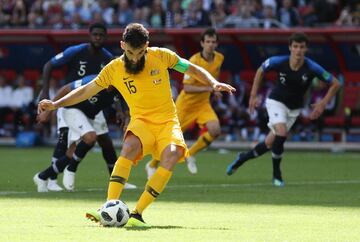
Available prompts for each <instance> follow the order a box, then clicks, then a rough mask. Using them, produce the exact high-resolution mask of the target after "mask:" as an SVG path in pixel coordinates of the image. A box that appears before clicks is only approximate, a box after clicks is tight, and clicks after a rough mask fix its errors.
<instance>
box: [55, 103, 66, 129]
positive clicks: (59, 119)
mask: <svg viewBox="0 0 360 242" xmlns="http://www.w3.org/2000/svg"><path fill="white" fill-rule="evenodd" d="M63 110H64V108H59V109H58V110H57V111H56V118H57V130H58V131H59V130H60V129H61V128H66V127H67V125H66V123H65V120H64V117H63Z"/></svg>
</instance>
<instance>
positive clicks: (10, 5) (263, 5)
mask: <svg viewBox="0 0 360 242" xmlns="http://www.w3.org/2000/svg"><path fill="white" fill-rule="evenodd" d="M0 10H1V11H0V28H14V27H16V28H21V27H27V28H52V29H62V28H68V29H79V28H85V27H87V26H88V24H89V23H90V22H98V21H103V22H105V23H106V24H107V26H108V27H117V28H118V27H120V28H122V27H125V26H126V25H127V24H128V23H130V22H139V23H142V24H143V25H144V26H145V27H150V28H190V27H206V26H213V27H217V28H253V27H260V28H288V27H298V26H305V27H312V26H359V25H360V1H358V0H1V1H0Z"/></svg>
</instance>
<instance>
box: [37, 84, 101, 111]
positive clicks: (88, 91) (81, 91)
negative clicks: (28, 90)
mask: <svg viewBox="0 0 360 242" xmlns="http://www.w3.org/2000/svg"><path fill="white" fill-rule="evenodd" d="M103 89H104V88H103V87H100V86H99V85H98V84H96V82H95V80H94V81H91V82H89V83H88V84H86V85H84V86H81V87H79V88H77V89H75V90H73V91H71V92H69V93H68V94H67V95H65V96H64V97H62V98H60V99H59V100H57V101H55V102H53V101H51V100H47V99H45V100H42V101H41V102H40V103H39V105H38V112H41V111H44V110H54V109H57V108H60V107H65V106H71V105H74V104H77V103H80V102H82V101H84V100H86V99H88V98H90V97H92V96H94V95H95V94H97V93H98V92H100V91H101V90H103Z"/></svg>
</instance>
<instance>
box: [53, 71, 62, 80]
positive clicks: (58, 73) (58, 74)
mask: <svg viewBox="0 0 360 242" xmlns="http://www.w3.org/2000/svg"><path fill="white" fill-rule="evenodd" d="M51 76H52V77H54V78H55V79H56V80H63V79H64V78H65V75H64V70H53V71H52V73H51Z"/></svg>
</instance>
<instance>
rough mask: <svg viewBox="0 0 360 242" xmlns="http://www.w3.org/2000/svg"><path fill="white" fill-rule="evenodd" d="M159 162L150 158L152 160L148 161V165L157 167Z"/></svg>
mask: <svg viewBox="0 0 360 242" xmlns="http://www.w3.org/2000/svg"><path fill="white" fill-rule="evenodd" d="M159 163H160V161H159V160H155V159H152V160H151V161H150V167H152V168H157V167H158V165H159Z"/></svg>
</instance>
